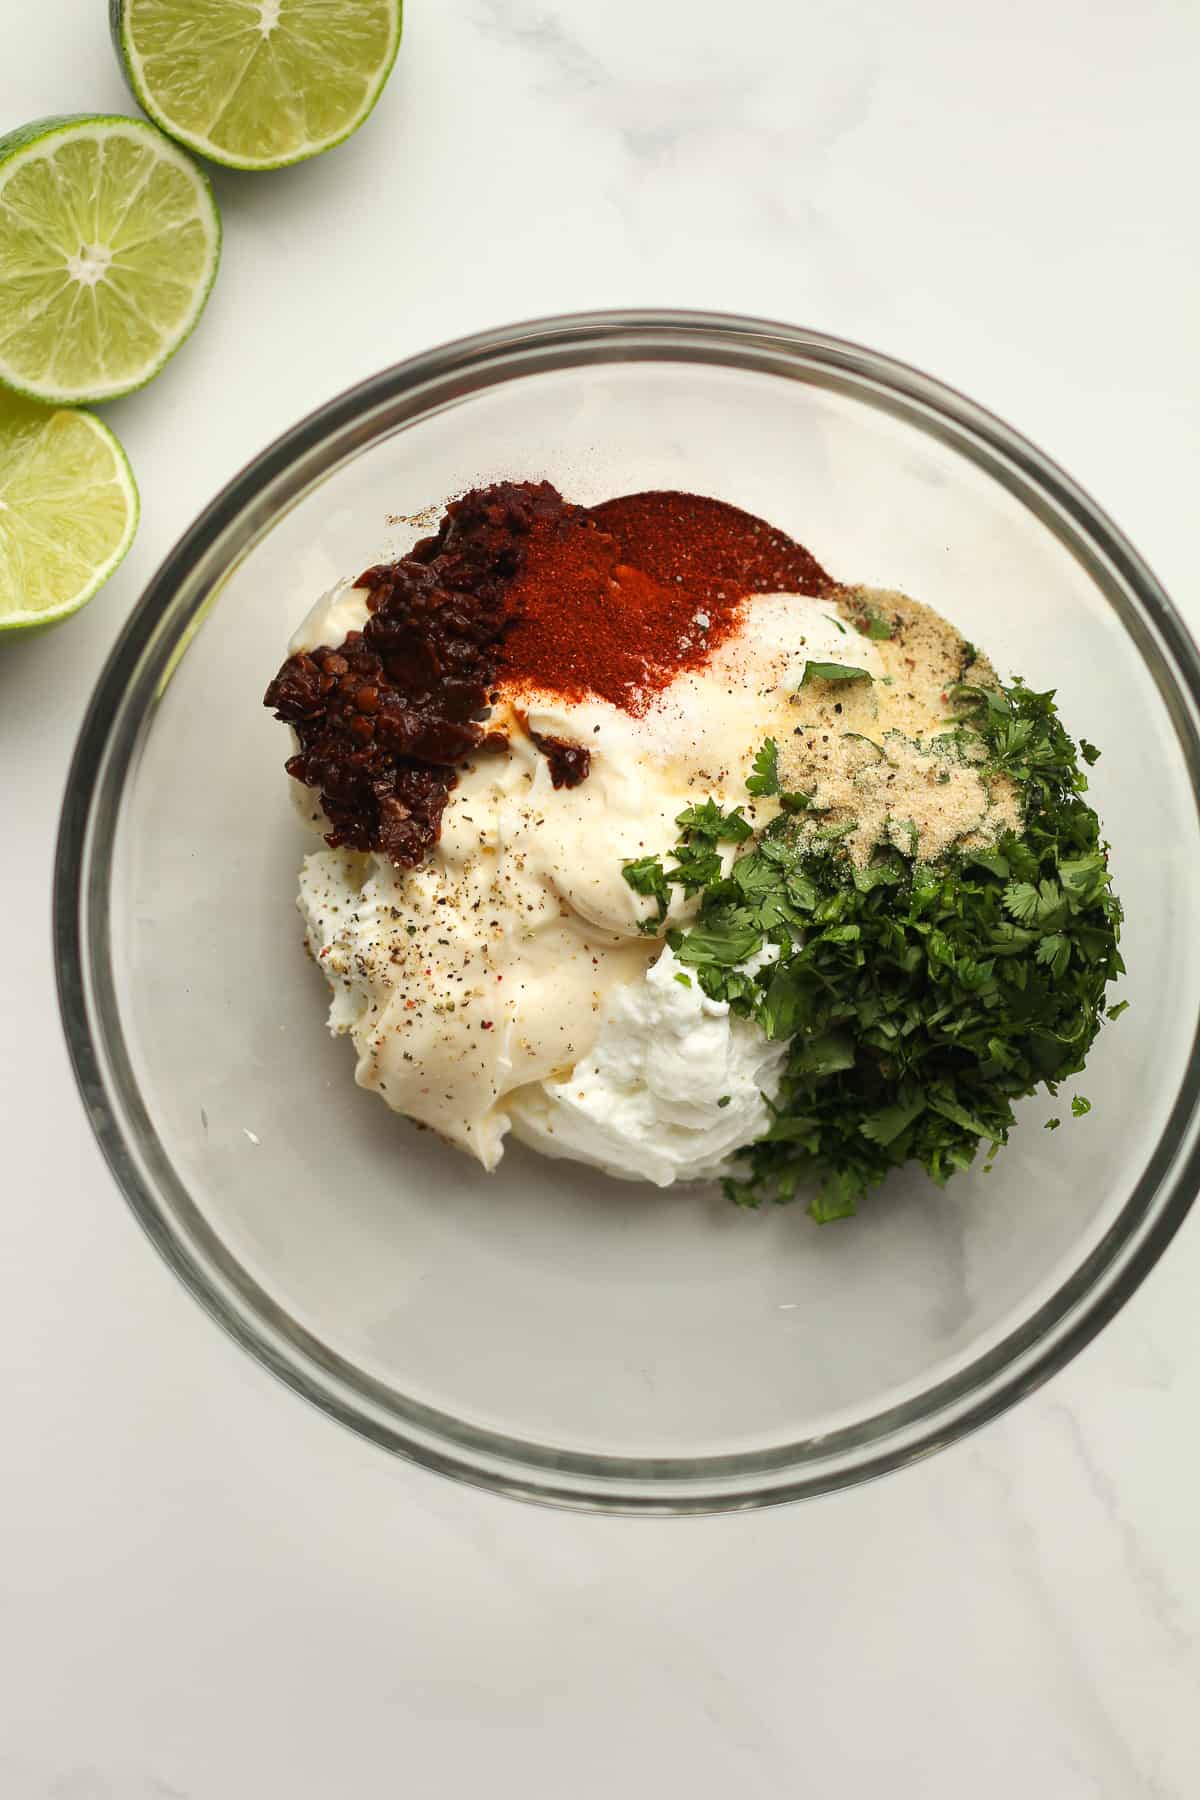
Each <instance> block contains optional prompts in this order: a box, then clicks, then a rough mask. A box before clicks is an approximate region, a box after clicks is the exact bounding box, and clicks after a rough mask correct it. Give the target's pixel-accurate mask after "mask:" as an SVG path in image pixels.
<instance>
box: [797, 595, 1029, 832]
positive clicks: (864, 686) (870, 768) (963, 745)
mask: <svg viewBox="0 0 1200 1800" xmlns="http://www.w3.org/2000/svg"><path fill="white" fill-rule="evenodd" d="M838 610H839V612H840V614H841V616H842V617H843V618H844V619H845V620H846V622H847V625H848V626H849V627H850V628H851V629H852V630H853V631H857V632H862V631H864V630H865V628H866V627H867V626H868V625H869V624H871V623H872V622H873V621H878V620H882V621H883V622H884V623H885V624H886V625H887V627H888V629H889V630H890V633H891V635H890V636H889V637H886V638H883V637H875V638H873V639H871V648H872V650H874V651H875V652H876V653H877V656H878V660H879V664H880V665H881V670H882V672H881V674H879V675H877V676H876V678H875V679H874V680H872V681H867V680H863V681H822V680H814V681H811V682H810V683H808V684H807V685H806V686H804V687H801V688H799V689H797V691H796V693H795V694H794V696H793V697H792V707H793V709H794V711H795V712H796V715H797V722H796V724H795V726H794V727H793V729H792V732H791V734H790V737H789V738H788V740H787V741H786V742H784V743H781V745H780V765H779V766H780V777H781V781H782V785H783V786H784V788H786V789H791V790H799V791H800V792H803V793H806V794H809V795H810V796H811V798H812V805H813V809H814V813H815V815H816V816H815V817H814V818H813V819H812V821H811V822H810V823H808V824H807V831H808V832H809V833H810V834H813V833H816V832H819V831H825V830H828V829H829V828H830V827H834V828H837V827H839V826H841V827H843V828H845V829H844V835H843V837H842V842H843V843H844V845H845V848H846V850H847V852H848V853H849V855H850V857H851V860H852V861H853V862H854V863H855V864H856V866H858V867H860V868H861V867H864V866H865V865H866V864H867V863H868V862H869V861H870V859H871V857H872V855H873V853H874V852H875V850H876V849H878V848H879V847H880V846H881V845H885V844H889V843H890V844H894V845H895V846H896V847H897V848H899V849H901V850H903V851H904V852H905V853H906V854H907V855H912V856H916V857H917V858H918V859H919V860H921V861H923V862H935V861H937V860H938V859H939V858H940V857H943V856H945V855H946V853H947V852H948V851H949V850H950V849H951V848H952V847H956V848H962V849H980V848H984V847H986V846H987V845H988V844H990V843H993V842H994V841H995V839H996V838H997V837H998V836H999V835H1000V834H1001V832H1003V831H1015V830H1019V829H1020V825H1021V808H1020V801H1019V797H1018V794H1017V790H1016V787H1015V786H1014V784H1013V783H1012V782H1011V781H1010V780H1009V779H1008V777H1007V776H996V775H990V776H987V777H985V776H984V774H983V773H982V772H981V769H980V767H979V765H980V764H981V763H982V762H983V761H984V760H985V753H984V746H983V742H982V740H981V739H980V738H979V737H978V735H977V734H976V733H973V732H972V731H970V730H969V729H966V728H964V727H963V725H962V722H961V721H960V720H959V719H958V718H957V717H956V714H957V712H958V708H957V706H956V703H955V701H954V700H953V698H952V689H953V687H954V685H955V683H956V682H960V681H966V682H968V683H970V684H972V685H974V686H978V687H991V686H996V685H998V681H997V676H996V672H995V670H994V669H993V668H992V666H991V664H990V663H989V662H988V661H987V659H986V657H984V656H982V655H981V654H979V653H978V652H977V651H974V650H973V648H972V647H971V646H969V645H968V644H967V642H966V640H965V639H964V638H963V637H962V636H961V635H960V633H959V632H957V631H956V630H955V629H954V627H953V626H952V625H951V624H949V623H948V622H947V620H945V619H943V618H942V617H941V615H940V614H939V613H936V612H934V611H933V609H932V608H931V607H928V606H924V605H922V603H921V602H920V601H918V600H911V599H909V598H908V596H907V595H905V594H900V593H895V592H893V591H891V590H890V589H885V588H861V587H859V588H847V589H844V590H842V592H841V593H840V594H839V595H838ZM850 660H852V658H851V659H850Z"/></svg>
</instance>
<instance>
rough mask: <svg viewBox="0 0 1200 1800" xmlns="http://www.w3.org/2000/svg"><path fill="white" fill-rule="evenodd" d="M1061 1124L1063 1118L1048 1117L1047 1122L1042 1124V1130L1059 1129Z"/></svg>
mask: <svg viewBox="0 0 1200 1800" xmlns="http://www.w3.org/2000/svg"><path fill="white" fill-rule="evenodd" d="M1061 1124H1062V1120H1061V1119H1047V1120H1046V1123H1045V1124H1044V1125H1043V1126H1042V1130H1043V1131H1057V1130H1058V1128H1059V1126H1060V1125H1061Z"/></svg>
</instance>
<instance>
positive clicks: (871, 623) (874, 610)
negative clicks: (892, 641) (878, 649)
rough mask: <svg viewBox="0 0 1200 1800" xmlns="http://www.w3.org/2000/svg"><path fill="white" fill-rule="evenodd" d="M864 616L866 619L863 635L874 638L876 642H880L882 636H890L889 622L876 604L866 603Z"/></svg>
mask: <svg viewBox="0 0 1200 1800" xmlns="http://www.w3.org/2000/svg"><path fill="white" fill-rule="evenodd" d="M864 617H865V619H866V625H865V635H866V636H867V637H869V638H874V639H875V640H876V642H881V641H882V640H883V639H884V638H890V637H891V636H892V627H891V623H890V621H889V620H887V619H885V618H884V616H883V614H882V613H881V612H880V611H879V608H878V607H877V606H871V605H870V604H869V603H868V605H867V607H866V611H865V614H864Z"/></svg>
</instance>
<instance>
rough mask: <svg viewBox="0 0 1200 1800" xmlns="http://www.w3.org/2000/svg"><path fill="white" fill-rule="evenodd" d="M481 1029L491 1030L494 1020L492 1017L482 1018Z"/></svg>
mask: <svg viewBox="0 0 1200 1800" xmlns="http://www.w3.org/2000/svg"><path fill="white" fill-rule="evenodd" d="M479 1029H480V1031H490V1030H491V1029H492V1021H491V1020H490V1019H480V1021H479Z"/></svg>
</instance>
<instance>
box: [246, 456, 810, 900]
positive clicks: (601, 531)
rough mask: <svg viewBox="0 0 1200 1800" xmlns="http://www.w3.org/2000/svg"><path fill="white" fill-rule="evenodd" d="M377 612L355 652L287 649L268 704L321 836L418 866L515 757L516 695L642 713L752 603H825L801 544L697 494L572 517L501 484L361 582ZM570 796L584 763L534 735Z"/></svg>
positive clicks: (628, 502)
mask: <svg viewBox="0 0 1200 1800" xmlns="http://www.w3.org/2000/svg"><path fill="white" fill-rule="evenodd" d="M358 586H359V587H362V588H366V589H367V590H368V600H367V606H368V609H369V614H370V616H369V617H368V619H367V620H366V623H365V624H364V626H363V628H362V630H361V631H351V632H350V633H348V634H347V636H346V638H345V639H344V641H343V642H342V643H341V644H337V645H328V646H325V645H322V646H321V647H320V648H318V649H315V650H313V651H304V652H300V653H299V654H297V655H295V656H290V657H289V658H288V659H287V661H286V662H285V663H284V665H283V667H282V668H281V669H280V671H279V673H278V675H276V677H275V679H274V680H273V681H272V683H271V685H270V686H269V687H268V689H267V692H266V696H265V704H266V705H267V706H269V707H272V708H273V709H274V711H275V714H276V717H277V718H280V719H282V720H284V721H286V723H287V724H289V725H291V727H292V729H293V730H294V731H295V733H296V736H297V738H298V740H299V749H298V750H297V752H296V754H295V755H294V756H292V757H291V758H290V759H289V761H288V763H287V771H288V774H289V775H293V776H295V778H296V779H297V780H298V781H302V782H304V783H305V784H306V785H307V786H309V787H312V788H316V789H318V790H319V792H320V797H321V806H322V808H323V810H324V812H325V816H326V818H327V819H328V821H329V826H330V829H329V831H328V832H327V833H326V842H327V843H328V844H330V845H331V846H333V847H334V848H337V847H338V846H339V845H347V846H349V847H350V848H352V849H356V850H378V851H381V852H382V853H384V854H385V855H387V856H388V857H390V858H391V860H392V861H393V862H395V863H397V864H399V865H400V866H401V867H402V868H415V867H416V866H417V865H418V864H419V863H420V862H421V861H422V860H423V859H424V857H425V855H426V854H427V852H428V851H429V850H430V849H431V848H432V846H433V845H434V844H435V843H436V842H437V840H438V837H439V835H440V832H441V819H442V813H443V810H444V809H445V805H446V801H447V799H448V798H449V795H450V790H451V789H452V788H453V787H454V785H455V783H456V781H457V779H458V777H457V770H458V768H459V767H460V766H461V765H463V764H464V763H465V762H467V761H468V760H469V759H470V758H471V757H473V756H475V755H480V754H486V753H487V752H489V751H496V750H502V749H504V748H505V747H506V745H507V739H506V738H505V737H504V734H503V733H502V732H498V731H494V730H489V728H488V723H487V721H488V717H489V712H490V706H491V703H492V698H493V696H495V694H496V690H497V689H498V688H499V687H500V686H501V685H502V686H503V687H504V690H505V692H506V694H507V695H508V696H509V697H510V698H518V697H519V696H520V694H521V693H522V692H530V693H532V692H538V693H548V694H553V695H556V696H559V697H561V698H562V699H564V700H569V701H579V700H583V699H586V698H588V697H591V698H597V699H601V700H607V701H609V702H610V703H611V704H612V705H614V706H618V707H621V708H622V709H623V710H624V711H626V712H630V713H642V712H644V711H645V710H646V708H647V706H648V705H649V704H650V703H651V701H652V700H653V698H654V696H655V694H656V693H658V692H659V691H661V689H662V688H664V687H665V686H666V685H667V684H668V682H670V681H672V680H674V678H675V676H676V675H678V674H680V673H681V671H683V670H685V669H689V668H698V667H699V666H700V665H701V664H702V663H704V662H705V661H707V659H708V657H709V656H710V654H711V653H712V651H713V650H714V649H715V648H716V646H717V645H718V644H719V643H720V642H721V641H722V640H723V639H724V638H725V637H727V636H728V634H729V632H730V631H731V630H733V629H734V627H735V626H736V624H737V619H738V611H737V609H738V602H739V601H740V600H742V599H743V598H744V597H745V596H746V595H747V594H769V593H802V594H817V595H821V594H826V593H828V592H829V591H830V590H831V588H832V586H833V584H832V582H831V581H830V578H829V577H828V576H827V575H826V573H825V571H824V570H823V569H822V568H821V567H820V565H819V564H818V563H817V562H816V561H815V560H814V558H813V557H812V556H810V555H809V553H808V551H807V550H805V549H803V548H802V546H801V545H799V544H797V543H794V542H793V540H792V539H791V538H789V537H786V536H785V535H784V533H783V532H781V531H776V530H774V529H773V528H772V527H771V526H770V525H767V524H764V522H763V521H762V520H761V519H756V518H754V517H752V516H751V515H750V514H749V513H744V512H741V511H739V510H738V508H737V507H734V506H726V505H725V504H724V503H723V502H721V501H719V500H708V499H704V498H702V497H700V496H698V495H695V494H677V493H647V494H629V495H625V496H622V497H621V498H619V499H615V500H606V501H605V502H603V504H602V505H600V506H594V507H583V506H573V505H571V504H570V503H569V502H568V501H566V500H564V499H563V497H562V495H561V494H560V493H559V492H558V490H557V489H556V488H554V487H552V486H551V485H550V483H549V482H545V481H543V482H514V481H502V482H497V483H496V484H495V485H494V486H492V487H486V488H476V489H474V490H472V492H470V493H468V494H465V495H464V496H463V498H462V499H461V500H456V501H454V502H453V503H452V504H451V505H450V506H448V507H447V509H446V513H445V517H444V518H443V520H442V523H441V525H440V527H439V529H438V531H437V533H436V535H435V536H433V537H428V538H424V539H422V540H421V542H420V543H418V544H415V545H414V546H413V548H412V549H411V550H410V551H409V553H408V555H407V556H404V557H401V558H400V560H399V561H398V562H394V563H387V564H380V565H379V566H378V567H375V568H371V569H368V570H366V572H365V573H364V574H363V575H361V576H360V577H359V580H358ZM535 742H537V743H538V747H539V749H541V750H542V752H543V754H544V755H546V757H547V758H548V760H549V764H550V772H551V777H552V780H553V782H554V785H555V787H563V786H565V787H574V786H576V785H577V784H578V783H579V782H581V781H583V780H584V779H585V778H586V776H587V773H588V764H589V760H590V759H589V753H588V751H587V749H586V748H585V747H584V746H582V745H577V744H570V743H567V742H565V741H564V740H562V739H559V738H544V739H540V740H538V739H535Z"/></svg>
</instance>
